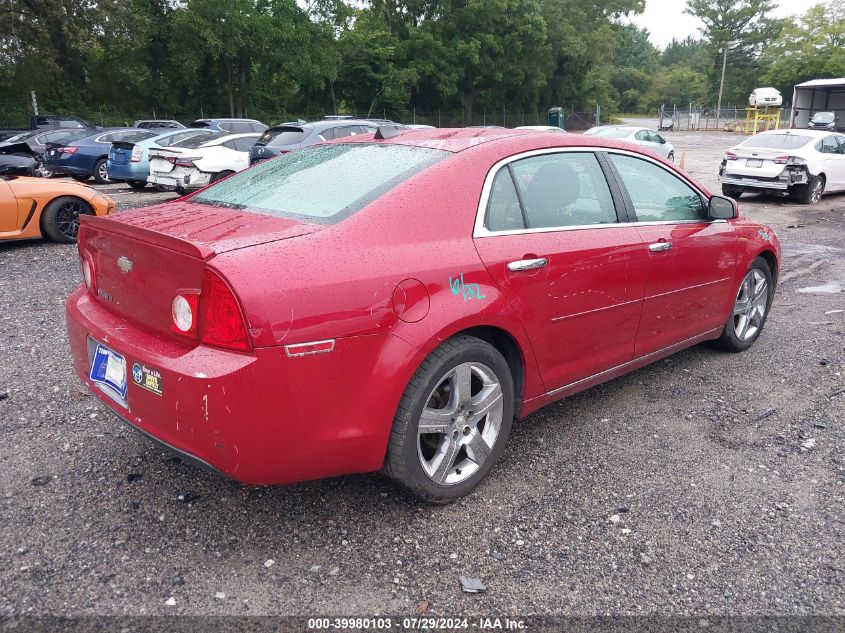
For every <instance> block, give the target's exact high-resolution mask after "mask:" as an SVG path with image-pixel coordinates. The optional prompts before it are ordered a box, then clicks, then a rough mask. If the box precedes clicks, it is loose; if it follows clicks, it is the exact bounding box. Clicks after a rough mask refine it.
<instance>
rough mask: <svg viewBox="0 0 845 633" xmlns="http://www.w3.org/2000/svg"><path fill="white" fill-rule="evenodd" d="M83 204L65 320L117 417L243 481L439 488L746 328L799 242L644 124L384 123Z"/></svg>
mask: <svg viewBox="0 0 845 633" xmlns="http://www.w3.org/2000/svg"><path fill="white" fill-rule="evenodd" d="M82 220H83V221H82V225H81V228H80V231H79V246H78V248H79V256H80V259H81V267H82V271H83V277H84V280H85V283H84V285H81V286H80V287H79V288H78V289H77V290H76V291H75V292H74V293H73V294H72V295H71V296H70V298H69V299H68V301H67V321H68V330H69V336H70V346H71V349H72V353H73V362H74V366H75V370H76V372H77V373H78V375H79V377H80V378H81V379H82V380H83V381H85V383H86V384H87V385H88V386H89V388H90V389H91V391H92V392H93V393H94V394H95V395H96V396H97V397H98V398H99V399H100V400H101V401H102V402H103V403H104V404H105V405H106V406H108V407H109V408H110V409H111V410H112V411H114V412H115V413H116V414H117V416H118V417H119V418H121V419H122V420H123V421H124V422H126V423H128V424H129V425H130V426H131V427H133V428H135V429H136V430H139V431H141V432H143V433H145V434H146V435H148V436H149V437H151V438H153V439H155V440H157V441H158V442H160V443H162V444H164V445H166V446H167V447H168V448H170V449H171V450H174V451H176V452H177V453H178V454H181V455H182V456H183V457H184V458H185V459H187V460H188V461H192V462H194V463H197V464H199V465H204V466H207V467H211V468H213V469H215V470H217V471H220V472H222V473H224V474H225V475H227V476H229V477H231V478H234V479H236V480H239V481H241V482H245V483H249V484H280V483H287V482H294V481H300V480H306V479H315V478H320V477H329V476H335V475H342V474H348V473H361V472H370V471H379V470H381V471H383V472H384V473H386V474H387V475H389V476H390V477H392V478H394V479H395V480H396V481H397V482H399V483H400V484H401V485H402V486H403V487H404V488H405V489H406V490H407V491H410V492H411V493H413V494H414V495H416V496H418V497H420V498H422V499H425V500H428V501H431V502H448V501H451V500H453V499H456V498H458V497H460V496H461V495H465V494H466V493H468V492H469V491H470V490H472V489H473V488H474V487H475V486H476V485H478V484H479V483H480V482H481V481H482V480H483V479H484V478H485V476H486V475H487V473H488V472H489V471H490V469H491V468H492V467H493V466H494V464H495V463H496V462H497V461H498V460H499V458H500V457H501V455H502V452H503V451H504V449H505V444H506V442H507V439H508V435H509V433H510V430H511V424H512V422H513V420H514V419H515V418H521V417H524V416H526V415H528V414H529V413H531V412H532V411H535V410H537V409H539V408H540V407H542V406H544V405H547V404H549V403H552V402H555V401H557V400H559V399H561V398H564V397H566V396H568V395H570V394H573V393H575V392H578V391H581V390H583V389H587V388H589V387H591V386H593V385H596V384H599V383H601V382H603V381H606V380H610V379H612V378H614V377H616V376H620V375H622V374H624V373H626V372H629V371H631V370H634V369H636V368H638V367H642V366H643V365H646V364H648V363H651V362H654V361H655V360H658V359H660V358H663V357H665V356H668V355H669V354H672V353H674V352H677V351H679V350H682V349H684V348H686V347H690V346H692V345H695V344H697V343H701V342H704V341H710V340H713V341H716V342H718V344H719V345H721V347H723V348H725V349H727V350H730V351H734V352H739V351H742V350H745V349H747V348H748V347H750V346H751V345H752V344H753V343H754V342H755V341H756V340H757V338H758V337H759V336H760V333H761V331H762V330H763V327H764V324H765V322H766V316H767V314H768V312H769V307H770V305H771V303H772V297H773V293H774V289H775V282H776V279H777V275H778V261H779V257H780V247H779V243H778V239H777V237H776V236H775V234H774V232H773V231H772V230H771V229H770V228H768V227H766V226H762V225H760V224H756V223H754V222H751V221H750V220H748V219H746V218H743V217H741V216H740V215H739V214H738V211H737V207H736V203H735V202H733V201H732V200H729V199H726V198H722V197H719V196H711V195H710V194H709V193H708V192H707V191H706V190H705V189H704V188H703V187H702V186H701V185H699V184H698V183H696V182H695V181H693V180H691V179H690V178H689V177H688V176H687V175H686V174H684V173H682V172H680V171H678V170H677V169H676V168H675V167H673V166H672V165H671V164H669V163H667V162H664V161H662V160H661V159H659V158H657V157H656V156H654V155H653V154H652V153H651V152H648V151H647V150H644V149H643V148H641V147H639V146H637V145H633V144H626V143H623V142H620V141H616V140H612V139H604V138H600V137H586V136H582V135H575V134H548V133H538V132H524V131H522V132H521V131H514V130H505V129H490V128H482V129H463V130H410V131H399V130H398V129H397V128H395V127H388V126H384V127H382V128H380V129H379V130H378V131H377V132H376V134H375V135H367V136H364V135H361V136H358V137H354V138H348V139H344V141H343V142H333V143H326V144H322V145H315V146H312V147H308V148H304V149H302V150H300V151H298V152H294V153H291V154H286V155H283V156H281V157H279V158H277V159H276V160H272V161H267V162H265V163H261V164H260V165H258V166H256V167H253V168H251V169H248V170H245V171H243V172H240V173H238V174H235V175H233V176H231V177H230V178H228V179H226V180H224V181H221V182H219V183H217V184H215V185H212V186H210V187H208V188H206V189H203V190H201V191H199V192H197V193H195V194H193V195H192V196H190V197H187V198H182V199H180V200H177V201H174V202H170V203H167V204H163V205H159V206H155V207H149V208H146V209H140V210H134V211H128V212H125V213H121V214H118V215H117V216H114V217H109V218H91V217H88V216H85V217H83V219H82Z"/></svg>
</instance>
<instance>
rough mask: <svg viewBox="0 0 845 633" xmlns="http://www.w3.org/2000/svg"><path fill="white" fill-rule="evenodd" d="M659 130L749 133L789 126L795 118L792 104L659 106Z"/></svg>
mask: <svg viewBox="0 0 845 633" xmlns="http://www.w3.org/2000/svg"><path fill="white" fill-rule="evenodd" d="M657 120H658V127H659V129H660V130H681V131H711V132H715V131H719V132H740V133H743V134H750V133H755V132H762V131H763V130H771V129H775V128H788V127H789V126H790V124H791V122H792V107H791V104H786V105H784V106H783V107H781V108H749V107H748V106H737V105H729V106H727V107H724V108H721V109H718V110H717V109H716V108H708V107H705V106H701V105H692V104H691V105H689V106H687V107H686V108H679V107H678V106H677V105H673V106H671V107H668V106H665V105H663V106H660V107H659V108H658V109H657Z"/></svg>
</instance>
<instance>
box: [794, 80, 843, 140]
mask: <svg viewBox="0 0 845 633" xmlns="http://www.w3.org/2000/svg"><path fill="white" fill-rule="evenodd" d="M816 112H835V113H836V115H837V116H838V117H839V119H840V120H839V122H838V124H839V126H840V127H843V126H845V77H840V78H838V79H813V80H812V81H805V82H804V83H802V84H798V85H796V86H795V92H794V93H793V94H792V127H794V128H805V127H807V124H808V123H809V122H810V117H812V116H813V115H814V114H815V113H816Z"/></svg>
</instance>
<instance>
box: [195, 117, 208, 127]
mask: <svg viewBox="0 0 845 633" xmlns="http://www.w3.org/2000/svg"><path fill="white" fill-rule="evenodd" d="M191 127H211V121H204V120H203V119H197V120H196V121H194V122H193V123H191Z"/></svg>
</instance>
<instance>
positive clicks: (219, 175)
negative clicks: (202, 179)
mask: <svg viewBox="0 0 845 633" xmlns="http://www.w3.org/2000/svg"><path fill="white" fill-rule="evenodd" d="M234 173H235V172H233V171H230V170H226V171H218V172H217V173H216V174H214V175H213V176H212V177H211V180H210V181H209V184H211V183H213V182H217V181H218V180H223V179H224V178H228V177H229V176H231V175H232V174H234Z"/></svg>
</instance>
